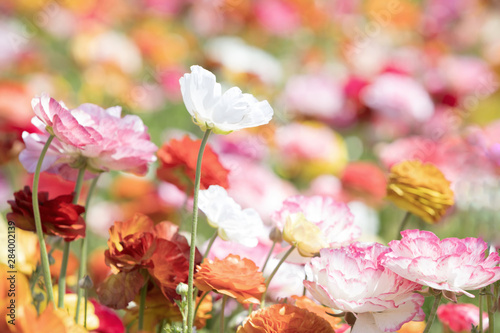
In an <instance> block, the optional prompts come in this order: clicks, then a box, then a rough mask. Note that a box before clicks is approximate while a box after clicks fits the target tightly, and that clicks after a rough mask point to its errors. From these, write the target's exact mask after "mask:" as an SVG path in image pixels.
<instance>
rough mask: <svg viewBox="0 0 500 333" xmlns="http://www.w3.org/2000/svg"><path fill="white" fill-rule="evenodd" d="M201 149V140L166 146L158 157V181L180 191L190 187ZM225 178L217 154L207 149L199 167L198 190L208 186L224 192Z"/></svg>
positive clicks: (224, 171)
mask: <svg viewBox="0 0 500 333" xmlns="http://www.w3.org/2000/svg"><path fill="white" fill-rule="evenodd" d="M200 145H201V140H192V139H191V138H189V136H185V137H184V138H182V139H181V140H177V139H173V140H170V142H168V143H165V144H164V145H163V146H162V147H161V148H160V150H158V153H157V154H158V158H159V160H160V167H159V168H158V170H157V176H158V178H160V179H161V180H164V181H166V182H169V183H172V184H174V185H175V186H177V187H178V188H180V189H181V190H183V191H184V190H186V188H190V187H193V184H194V178H195V173H196V161H197V159H198V151H199V150H200ZM228 174H229V170H227V169H225V168H224V167H223V166H222V164H221V163H220V162H219V158H218V156H217V154H216V153H215V152H214V151H213V150H212V148H211V147H210V146H209V145H207V146H206V148H205V153H204V155H203V164H202V166H201V181H200V188H201V189H207V188H208V187H209V186H210V185H220V186H222V187H224V188H227V187H228V186H229V183H228V179H227V177H228Z"/></svg>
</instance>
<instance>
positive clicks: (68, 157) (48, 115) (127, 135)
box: [19, 94, 158, 179]
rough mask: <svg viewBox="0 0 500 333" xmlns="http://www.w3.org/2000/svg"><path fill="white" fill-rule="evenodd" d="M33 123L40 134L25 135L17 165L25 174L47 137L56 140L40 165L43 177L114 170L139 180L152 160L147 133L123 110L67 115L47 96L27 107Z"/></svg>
mask: <svg viewBox="0 0 500 333" xmlns="http://www.w3.org/2000/svg"><path fill="white" fill-rule="evenodd" d="M31 104H32V107H33V110H34V112H35V114H36V117H34V118H33V119H32V123H33V124H34V125H35V126H36V127H37V128H38V129H39V131H40V132H41V133H31V134H29V133H27V132H24V133H23V140H24V143H25V144H26V148H25V149H24V150H23V151H22V152H21V154H20V156H19V159H20V161H21V163H22V164H23V166H24V167H25V168H26V169H27V170H28V172H35V167H36V164H37V161H38V158H39V156H40V153H41V151H42V148H43V146H44V145H45V143H46V142H47V140H48V138H49V136H50V135H51V134H52V135H54V136H55V138H54V141H53V142H52V143H51V145H50V147H49V150H48V151H47V155H46V156H45V159H44V161H43V164H42V171H49V172H52V173H59V174H61V175H62V176H63V177H65V178H69V179H70V178H73V177H74V175H75V171H74V169H73V168H81V167H85V168H86V169H87V170H88V171H90V172H91V173H100V172H104V171H110V170H117V171H126V172H132V173H135V174H139V175H143V174H145V173H146V171H147V169H148V164H149V163H150V162H153V161H155V160H156V157H155V152H156V151H157V149H158V148H157V147H156V145H155V144H154V143H152V142H151V141H150V137H149V134H147V128H146V126H144V124H143V122H142V120H141V119H140V118H139V117H138V116H135V115H126V116H125V117H123V118H122V117H121V107H119V106H115V107H111V108H108V109H103V108H101V107H99V106H97V105H94V104H89V103H86V104H82V105H80V106H79V107H77V108H76V109H72V110H68V109H67V108H66V106H65V105H64V104H62V103H58V102H57V101H56V100H54V99H53V98H50V97H49V96H48V95H45V94H42V96H40V97H36V98H34V99H33V100H32V102H31Z"/></svg>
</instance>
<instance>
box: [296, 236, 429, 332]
mask: <svg viewBox="0 0 500 333" xmlns="http://www.w3.org/2000/svg"><path fill="white" fill-rule="evenodd" d="M389 251H390V249H389V248H387V247H385V246H383V245H381V244H378V243H373V244H361V243H353V244H351V245H349V246H346V247H342V248H339V249H323V250H321V252H320V257H319V258H313V259H312V260H311V262H310V263H309V264H308V265H306V273H307V280H306V281H304V286H305V287H306V288H307V290H308V291H309V292H310V293H311V294H312V296H313V297H314V298H315V299H316V300H317V301H319V302H320V303H322V304H323V305H326V306H328V307H331V308H333V309H337V310H341V311H343V312H346V313H352V314H353V315H354V316H355V322H354V325H353V327H352V331H351V333H366V332H370V333H376V332H377V333H378V332H395V331H397V330H398V329H400V328H401V326H402V325H403V324H404V323H406V322H409V321H411V320H415V321H421V320H423V319H424V316H425V315H424V313H423V311H422V305H423V303H424V297H423V296H422V295H420V294H417V293H415V291H417V290H420V289H421V288H422V286H421V285H419V284H417V283H414V282H411V281H409V280H407V279H405V278H402V277H401V276H399V275H397V274H395V273H394V272H392V271H390V270H388V269H386V268H384V267H383V266H382V265H380V263H379V257H380V256H381V255H383V254H384V253H388V252H389ZM347 318H349V316H346V319H347ZM351 323H352V322H351Z"/></svg>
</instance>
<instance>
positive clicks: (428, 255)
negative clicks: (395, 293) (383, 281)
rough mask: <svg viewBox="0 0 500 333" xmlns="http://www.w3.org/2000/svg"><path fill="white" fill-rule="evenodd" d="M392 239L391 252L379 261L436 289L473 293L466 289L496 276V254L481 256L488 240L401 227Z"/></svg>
mask: <svg viewBox="0 0 500 333" xmlns="http://www.w3.org/2000/svg"><path fill="white" fill-rule="evenodd" d="M401 235H402V236H403V238H402V239H401V240H400V241H392V242H390V243H389V246H390V248H391V250H392V252H389V253H386V254H385V255H384V257H383V258H382V259H381V261H382V265H384V266H385V267H387V268H388V269H390V270H392V271H393V272H395V273H396V274H399V275H401V276H402V277H404V278H407V279H408V280H411V281H414V282H417V283H420V284H422V285H426V286H429V287H431V288H433V289H436V290H443V291H450V292H453V293H464V294H465V295H467V296H469V297H474V295H472V294H470V293H468V292H467V291H466V290H476V289H480V288H483V287H485V286H487V285H489V284H492V283H494V282H495V281H498V280H500V267H498V264H499V263H500V257H499V256H498V254H497V253H496V252H493V253H490V255H489V256H488V257H485V252H486V250H487V249H488V244H486V243H485V242H484V241H483V240H481V239H478V238H465V239H458V238H446V239H443V240H439V238H438V237H437V236H436V235H434V234H433V233H432V232H430V231H422V230H405V231H403V232H401Z"/></svg>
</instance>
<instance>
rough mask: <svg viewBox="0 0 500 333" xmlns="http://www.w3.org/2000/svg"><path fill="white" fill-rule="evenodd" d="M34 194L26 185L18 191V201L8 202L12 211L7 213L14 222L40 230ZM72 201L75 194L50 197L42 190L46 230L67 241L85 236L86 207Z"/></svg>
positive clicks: (8, 217)
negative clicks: (36, 224)
mask: <svg viewBox="0 0 500 333" xmlns="http://www.w3.org/2000/svg"><path fill="white" fill-rule="evenodd" d="M32 195H33V194H32V192H31V189H30V187H29V186H25V187H24V189H23V190H21V191H18V192H16V193H14V200H9V201H8V203H9V204H10V206H11V207H12V212H11V213H8V214H7V219H8V220H9V221H14V222H15V223H16V227H18V228H20V229H23V230H28V231H36V227H35V218H34V213H33V203H32ZM72 201H73V194H68V195H60V196H58V197H56V198H54V199H51V200H49V193H48V192H38V202H39V206H40V216H41V218H42V230H43V233H45V234H46V235H52V236H60V237H62V238H64V240H65V241H67V242H70V241H74V240H75V239H78V238H83V237H85V221H84V220H83V217H81V214H83V212H85V208H84V207H83V206H80V205H74V204H72Z"/></svg>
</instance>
